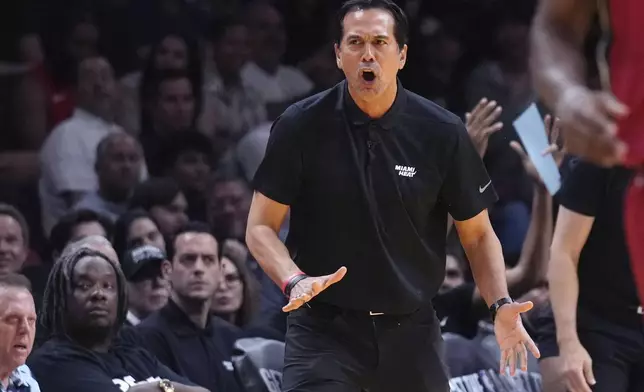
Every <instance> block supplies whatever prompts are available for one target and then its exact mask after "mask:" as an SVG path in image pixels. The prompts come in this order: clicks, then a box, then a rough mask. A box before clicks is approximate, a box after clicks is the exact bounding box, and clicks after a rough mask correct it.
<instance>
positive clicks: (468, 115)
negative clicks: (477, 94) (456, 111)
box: [465, 112, 472, 128]
mask: <svg viewBox="0 0 644 392" xmlns="http://www.w3.org/2000/svg"><path fill="white" fill-rule="evenodd" d="M471 121H472V115H471V114H470V113H469V112H468V113H465V126H466V127H467V128H469V127H470V122H471Z"/></svg>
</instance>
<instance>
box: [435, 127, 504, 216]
mask: <svg viewBox="0 0 644 392" xmlns="http://www.w3.org/2000/svg"><path fill="white" fill-rule="evenodd" d="M455 132H457V135H456V137H455V138H454V139H456V140H455V143H454V147H453V148H452V149H451V151H453V152H452V154H451V157H450V158H449V159H450V164H449V165H448V168H447V171H446V173H445V177H444V180H443V185H442V187H441V200H442V201H443V202H444V203H445V204H446V205H447V209H448V212H449V213H450V215H451V216H452V217H453V218H454V219H455V220H457V221H464V220H468V219H470V218H473V217H475V216H476V215H478V214H479V213H480V212H481V211H483V210H485V209H486V208H488V207H490V206H491V205H492V204H493V203H495V202H496V201H497V199H498V197H497V195H496V191H495V190H494V187H493V186H492V181H491V180H490V176H489V175H488V173H487V170H486V169H485V165H484V164H483V161H482V160H481V157H479V154H478V152H477V151H476V149H475V148H474V145H473V144H472V141H471V140H470V137H469V135H468V134H467V130H466V129H465V126H464V125H463V124H460V125H459V126H458V127H457V130H455Z"/></svg>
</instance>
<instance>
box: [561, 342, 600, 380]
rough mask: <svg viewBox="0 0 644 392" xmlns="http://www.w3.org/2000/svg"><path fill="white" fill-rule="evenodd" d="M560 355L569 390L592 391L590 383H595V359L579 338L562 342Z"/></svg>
mask: <svg viewBox="0 0 644 392" xmlns="http://www.w3.org/2000/svg"><path fill="white" fill-rule="evenodd" d="M559 357H560V358H561V362H562V363H563V367H564V368H563V372H564V373H563V374H564V378H565V381H566V387H567V388H568V391H569V392H591V389H590V385H595V376H594V375H593V361H592V359H591V358H590V355H588V351H586V349H585V348H584V347H583V346H582V345H581V343H580V342H579V340H570V341H566V342H562V343H560V344H559Z"/></svg>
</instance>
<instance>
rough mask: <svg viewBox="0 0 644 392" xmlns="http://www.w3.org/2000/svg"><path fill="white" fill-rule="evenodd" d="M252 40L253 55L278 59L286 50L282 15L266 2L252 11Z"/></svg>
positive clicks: (273, 59)
mask: <svg viewBox="0 0 644 392" xmlns="http://www.w3.org/2000/svg"><path fill="white" fill-rule="evenodd" d="M251 12H252V16H251V20H252V22H253V23H252V24H251V25H252V31H250V38H251V40H252V46H253V50H254V52H255V56H257V57H261V58H267V59H271V60H272V61H278V60H279V59H280V58H281V57H282V56H283V55H284V52H285V50H286V30H285V28H284V21H283V19H282V15H280V13H279V12H278V11H277V10H276V9H275V8H273V7H272V6H270V5H268V4H262V5H258V6H257V7H256V8H254V9H253V10H252V11H251Z"/></svg>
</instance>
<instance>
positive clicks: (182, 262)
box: [136, 222, 241, 392]
mask: <svg viewBox="0 0 644 392" xmlns="http://www.w3.org/2000/svg"><path fill="white" fill-rule="evenodd" d="M169 248H170V249H171V250H174V252H173V254H171V255H170V256H171V257H170V261H164V262H163V269H164V274H165V275H166V276H167V277H168V279H169V281H170V283H171V287H172V288H171V291H170V299H169V300H168V304H167V305H166V306H165V307H163V308H162V309H161V310H159V311H157V312H155V313H152V314H151V315H150V316H148V318H146V319H145V320H143V321H142V322H141V324H139V325H138V326H137V328H136V330H137V332H138V333H139V335H140V336H141V338H142V343H143V344H144V346H145V347H146V348H147V349H148V350H150V352H152V353H153V354H154V355H155V356H156V357H157V358H158V359H159V361H161V362H162V363H163V364H165V365H166V366H168V367H169V368H170V369H172V370H173V371H175V372H177V373H178V374H180V375H182V376H184V377H187V378H188V379H190V380H192V381H194V382H195V383H197V384H198V385H201V386H203V387H206V388H208V389H209V390H211V391H213V392H214V391H227V392H228V391H229V392H235V391H239V390H240V387H239V385H238V384H237V380H236V379H235V375H234V372H233V368H232V363H231V357H232V350H233V344H234V342H235V340H236V339H237V338H238V337H239V335H240V334H241V332H240V331H239V329H238V328H237V327H235V326H234V325H232V324H230V323H228V322H226V321H224V320H222V319H220V318H218V317H215V316H212V315H211V312H210V307H211V302H212V298H213V296H214V294H215V290H216V289H217V286H218V285H219V282H220V279H221V264H220V261H219V251H218V248H219V246H218V244H217V240H216V239H215V237H213V236H212V234H210V231H209V227H208V226H207V225H206V224H201V223H196V222H195V223H189V224H188V225H186V226H185V227H183V228H182V229H180V230H179V232H178V233H177V234H176V235H175V238H174V241H172V243H170V247H169Z"/></svg>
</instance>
